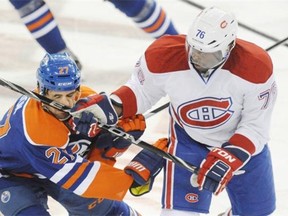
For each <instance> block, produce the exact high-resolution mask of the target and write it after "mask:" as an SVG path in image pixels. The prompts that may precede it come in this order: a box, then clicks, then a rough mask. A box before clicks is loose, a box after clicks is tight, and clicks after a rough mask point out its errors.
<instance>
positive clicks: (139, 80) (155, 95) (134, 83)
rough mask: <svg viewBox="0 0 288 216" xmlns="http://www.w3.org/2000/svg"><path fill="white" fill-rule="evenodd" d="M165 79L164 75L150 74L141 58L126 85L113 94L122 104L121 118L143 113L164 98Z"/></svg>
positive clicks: (143, 59)
mask: <svg viewBox="0 0 288 216" xmlns="http://www.w3.org/2000/svg"><path fill="white" fill-rule="evenodd" d="M166 79H167V75H165V74H155V73H152V72H150V71H149V69H148V68H147V65H146V60H145V56H142V57H141V58H140V60H139V61H138V62H137V64H136V66H135V68H134V71H133V73H132V75H131V77H130V79H129V80H128V81H127V83H126V84H125V85H124V86H122V87H120V88H119V89H118V90H116V91H114V92H113V94H114V95H116V96H118V97H119V98H120V100H121V102H122V104H123V117H127V116H131V115H135V114H137V113H144V112H145V111H147V110H148V109H150V108H151V107H152V106H153V105H154V104H155V103H156V102H157V101H159V100H160V99H161V98H162V97H164V96H165V95H166V93H165V84H166Z"/></svg>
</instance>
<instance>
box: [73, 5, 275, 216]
mask: <svg viewBox="0 0 288 216" xmlns="http://www.w3.org/2000/svg"><path fill="white" fill-rule="evenodd" d="M237 27H238V24H237V20H236V19H235V17H234V15H233V14H231V13H227V12H225V11H223V10H221V9H218V8H215V7H211V8H207V9H205V10H203V11H202V12H201V13H200V14H199V15H198V16H197V17H196V18H195V20H194V21H193V23H192V25H191V27H190V30H189V31H188V34H187V35H175V36H163V37H161V38H160V39H157V40H156V41H154V42H153V43H152V44H151V45H150V46H149V47H148V48H147V49H146V51H145V53H144V54H143V55H142V56H141V57H140V59H139V61H138V62H137V63H136V65H135V68H134V72H133V74H132V76H131V78H130V79H129V80H128V82H127V83H126V84H125V85H124V86H121V87H120V88H119V89H118V90H116V91H114V92H113V94H112V95H111V96H110V99H109V100H111V101H112V102H113V104H114V106H113V108H115V112H117V114H118V115H119V116H124V117H125V116H131V115H134V114H136V113H144V112H145V111H147V110H148V109H149V108H151V106H152V105H154V104H155V103H156V102H158V101H159V100H160V99H161V98H162V97H164V96H166V95H168V96H169V99H170V107H169V114H170V119H169V127H170V129H169V148H168V152H169V153H171V154H174V155H176V156H178V157H180V158H182V159H183V160H185V161H187V162H189V163H191V164H193V165H195V166H197V167H199V169H198V171H197V173H194V174H193V175H192V174H191V173H190V172H189V171H187V170H185V169H183V168H182V167H179V166H177V165H175V164H173V163H172V162H170V161H167V162H166V166H165V170H164V171H165V172H164V175H165V178H164V182H163V196H162V211H161V215H162V216H164V215H166V216H167V215H168V216H170V215H171V216H172V215H173V216H177V215H179V216H180V215H181V216H183V215H184V216H185V215H187V216H188V215H189V216H191V215H200V213H209V207H210V204H211V199H212V194H215V195H218V194H219V193H221V191H223V190H224V189H226V191H227V193H228V196H229V199H230V202H231V206H232V214H233V215H255V216H257V215H259V216H260V215H269V214H271V213H272V212H273V211H274V210H275V200H276V198H275V189H274V182H273V170H272V162H271V156H270V151H269V147H268V144H267V143H268V140H269V127H270V122H271V115H272V111H273V107H274V103H275V100H276V96H277V88H276V83H275V79H274V75H273V64H272V61H271V59H270V57H269V55H268V53H267V52H266V51H265V50H263V49H262V48H260V47H259V46H257V45H255V44H253V43H251V42H248V41H245V40H242V39H239V38H237V37H236V36H237ZM109 100H108V101H107V104H108V102H109ZM96 101H97V98H94V97H87V98H85V99H83V100H82V102H81V103H77V104H76V106H74V108H73V110H75V111H78V110H82V109H85V110H87V111H90V112H93V113H94V115H95V116H96V117H97V118H98V119H99V121H105V119H104V118H103V116H101V115H99V112H98V110H99V109H100V110H101V109H102V111H104V112H105V109H104V108H103V106H102V105H101V104H99V103H97V102H96ZM102 103H103V101H102Z"/></svg>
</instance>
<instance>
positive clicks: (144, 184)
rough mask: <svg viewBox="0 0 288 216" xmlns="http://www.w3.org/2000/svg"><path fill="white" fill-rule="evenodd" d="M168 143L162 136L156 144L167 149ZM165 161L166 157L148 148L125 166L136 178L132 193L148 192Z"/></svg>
mask: <svg viewBox="0 0 288 216" xmlns="http://www.w3.org/2000/svg"><path fill="white" fill-rule="evenodd" d="M167 144H168V140H167V139H166V138H162V139H159V140H158V141H157V142H156V143H155V144H154V146H155V147H157V148H159V149H162V150H164V151H167ZM164 161H165V159H164V158H162V157H160V156H158V155H157V154H155V153H153V152H151V151H148V150H146V149H144V150H142V151H141V152H140V153H138V154H137V155H136V156H135V157H134V158H133V160H132V161H131V162H130V163H129V164H128V165H127V166H126V167H125V168H124V170H125V172H126V173H127V174H129V175H131V176H132V177H133V178H134V182H133V184H132V185H131V187H130V193H131V194H132V195H134V196H141V195H143V194H145V193H148V192H149V191H150V190H151V188H152V186H153V183H154V179H155V177H156V176H157V175H158V173H159V172H160V171H161V169H162V167H163V165H164Z"/></svg>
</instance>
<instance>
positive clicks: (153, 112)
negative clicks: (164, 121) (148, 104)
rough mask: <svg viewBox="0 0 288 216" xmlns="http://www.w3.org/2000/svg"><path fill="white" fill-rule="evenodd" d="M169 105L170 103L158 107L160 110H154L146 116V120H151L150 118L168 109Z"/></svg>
mask: <svg viewBox="0 0 288 216" xmlns="http://www.w3.org/2000/svg"><path fill="white" fill-rule="evenodd" d="M169 104H170V103H169V102H168V103H166V104H163V105H162V106H160V107H158V108H156V109H154V110H152V111H150V112H148V113H146V114H144V116H145V118H146V119H147V118H149V117H151V116H153V115H155V114H156V113H158V112H160V111H162V110H164V109H165V108H167V107H168V106H169Z"/></svg>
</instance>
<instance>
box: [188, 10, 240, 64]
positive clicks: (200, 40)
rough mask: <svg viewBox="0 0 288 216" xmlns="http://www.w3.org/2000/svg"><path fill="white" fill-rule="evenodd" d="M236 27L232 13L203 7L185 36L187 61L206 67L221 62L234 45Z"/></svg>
mask: <svg viewBox="0 0 288 216" xmlns="http://www.w3.org/2000/svg"><path fill="white" fill-rule="evenodd" d="M237 29H238V23H237V21H236V19H235V16H234V15H233V14H232V13H227V12H225V11H223V10H220V9H218V8H215V7H210V8H206V9H204V10H203V11H202V12H201V13H200V14H199V15H198V16H197V17H196V19H195V20H194V22H193V24H192V26H191V27H190V28H189V31H188V34H187V37H186V46H187V47H186V48H187V51H188V57H189V63H190V64H191V63H192V64H197V65H199V66H201V67H203V68H206V69H210V68H214V67H216V66H218V65H220V64H222V63H223V62H224V61H225V60H226V59H227V57H228V56H229V53H230V51H231V50H232V49H233V47H234V45H235V39H236V34H237ZM193 54H194V56H193ZM205 55H206V56H205ZM195 56H196V57H195Z"/></svg>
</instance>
